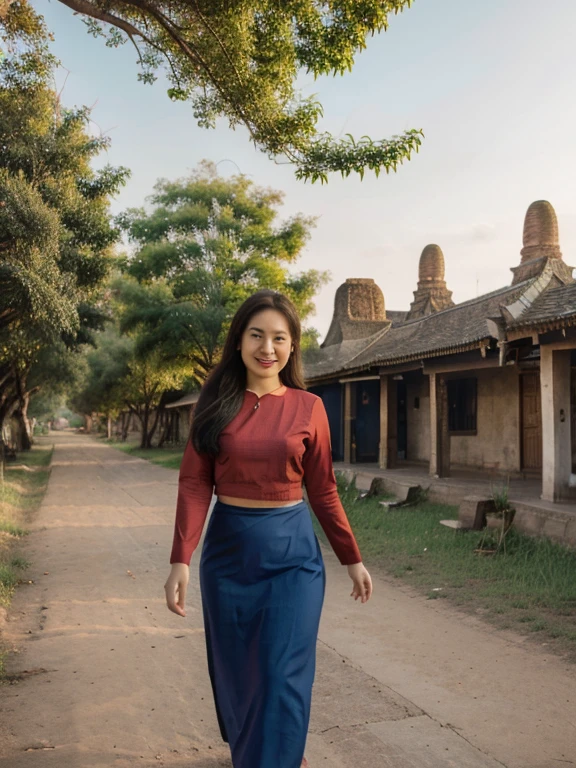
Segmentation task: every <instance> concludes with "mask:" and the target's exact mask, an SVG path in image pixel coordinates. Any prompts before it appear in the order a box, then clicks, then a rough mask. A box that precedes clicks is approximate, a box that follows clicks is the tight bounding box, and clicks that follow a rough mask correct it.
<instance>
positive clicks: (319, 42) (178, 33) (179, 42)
mask: <svg viewBox="0 0 576 768" xmlns="http://www.w3.org/2000/svg"><path fill="white" fill-rule="evenodd" d="M9 2H10V0H4V5H5V7H6V8H8V7H9ZM60 2H61V3H63V4H64V5H66V6H68V7H69V8H71V9H72V10H73V11H75V12H76V13H78V14H80V15H81V16H83V17H84V18H85V19H86V21H87V26H88V29H89V31H90V32H91V33H92V34H93V35H95V36H97V35H102V36H104V37H105V38H106V44H107V45H108V46H112V47H115V46H118V45H121V44H122V43H124V42H126V41H127V40H130V41H131V43H132V44H133V45H134V46H135V47H136V49H137V51H138V59H139V63H140V68H141V69H140V73H139V79H140V80H142V81H144V82H147V83H151V82H153V81H154V80H155V79H156V78H157V73H158V72H159V71H164V72H166V74H167V77H168V80H169V81H170V85H171V87H170V88H169V90H168V95H169V96H170V98H172V99H182V100H189V101H191V103H192V106H193V109H194V114H195V116H196V118H197V119H198V122H199V124H200V125H202V126H205V127H214V125H215V123H216V120H217V119H218V118H221V117H223V118H226V119H227V120H228V121H229V123H230V125H231V126H232V127H233V128H234V127H236V126H238V125H243V126H245V127H246V128H247V129H248V132H249V134H250V137H251V138H252V140H253V141H254V143H255V145H256V146H257V147H259V148H260V149H262V150H263V151H265V152H266V153H268V155H269V156H271V157H273V158H275V159H278V160H280V161H288V162H291V163H293V164H294V166H295V172H296V176H297V177H298V178H300V179H305V180H311V181H315V180H317V179H320V180H321V181H327V179H328V174H329V173H330V172H333V171H338V172H340V173H342V174H343V175H346V176H347V175H348V174H349V173H351V172H356V173H359V174H360V175H361V176H362V175H363V174H364V172H365V170H367V169H371V170H373V171H375V172H376V174H378V173H379V172H380V171H381V170H382V169H383V170H385V171H386V172H388V171H390V170H394V171H395V170H396V169H397V167H398V165H399V164H400V163H402V162H403V161H404V160H406V159H409V158H410V156H411V153H412V152H413V151H418V147H419V145H420V143H421V137H422V131H421V130H409V131H406V132H404V133H402V134H401V135H399V136H394V137H392V138H390V139H382V140H377V141H372V140H371V139H369V138H368V137H362V139H360V140H359V141H355V140H354V138H353V137H352V136H347V137H346V138H344V139H339V140H336V139H334V138H333V137H332V136H331V135H330V134H328V133H324V132H321V131H319V130H318V121H319V119H320V118H321V116H322V114H323V113H322V105H321V104H320V103H319V102H318V101H316V100H315V98H314V97H308V98H304V97H303V96H302V95H301V93H300V92H299V91H298V89H297V87H296V79H297V77H298V75H299V74H300V73H301V72H306V73H309V74H312V75H313V76H314V77H318V76H320V75H327V74H333V75H343V74H344V73H345V72H346V71H348V70H351V69H352V67H353V64H354V60H355V56H356V55H357V54H358V53H359V52H360V51H362V50H363V49H364V48H365V47H366V40H367V37H368V36H370V35H374V34H376V33H379V32H381V31H382V30H386V29H387V27H388V23H389V17H390V16H391V15H393V14H397V13H399V12H400V11H402V10H403V9H404V8H405V7H406V6H408V7H409V6H410V5H411V0H324V2H322V1H321V0H234V1H233V0H60ZM12 4H13V5H15V6H23V5H25V4H26V0H13V3H12ZM0 7H1V6H0Z"/></svg>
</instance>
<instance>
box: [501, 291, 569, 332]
mask: <svg viewBox="0 0 576 768" xmlns="http://www.w3.org/2000/svg"><path fill="white" fill-rule="evenodd" d="M573 315H576V283H571V284H570V285H562V286H560V287H558V288H551V289H550V290H548V291H544V293H542V294H541V295H540V296H539V297H538V298H537V299H536V301H535V302H534V303H533V304H532V306H531V307H530V308H529V309H527V310H526V312H524V313H523V314H522V315H520V317H519V318H518V319H517V320H515V321H514V322H512V323H509V324H508V327H509V328H511V329H512V328H520V327H526V326H538V325H542V324H546V323H552V322H554V321H557V320H564V321H565V320H566V319H567V318H570V317H571V316H573ZM575 320H576V318H575Z"/></svg>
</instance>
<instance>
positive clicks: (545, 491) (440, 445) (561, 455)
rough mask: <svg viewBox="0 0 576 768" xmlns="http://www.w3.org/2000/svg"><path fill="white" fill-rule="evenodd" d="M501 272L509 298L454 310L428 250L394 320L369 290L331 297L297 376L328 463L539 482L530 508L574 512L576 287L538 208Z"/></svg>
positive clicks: (371, 285)
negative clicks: (322, 327)
mask: <svg viewBox="0 0 576 768" xmlns="http://www.w3.org/2000/svg"><path fill="white" fill-rule="evenodd" d="M511 271H512V280H511V283H510V285H507V286H505V287H503V288H500V289H498V290H496V291H493V292H491V293H488V294H486V295H484V296H479V297H478V298H475V299H471V300H469V301H465V302H462V303H460V304H454V302H453V301H452V294H451V292H450V291H449V290H448V288H447V285H446V281H445V264H444V256H443V253H442V250H441V249H440V247H439V246H437V245H428V246H426V248H424V250H423V252H422V255H421V258H420V265H419V275H418V283H417V288H416V290H415V292H414V300H413V302H412V304H411V306H410V309H409V310H408V311H407V312H387V311H386V308H385V302H384V296H383V294H382V291H381V290H380V288H379V287H378V285H377V284H376V283H375V282H374V280H372V279H370V278H350V279H348V280H346V282H345V283H343V284H342V285H341V286H340V287H339V288H338V290H337V291H336V296H335V302H334V315H333V318H332V322H331V325H330V328H329V330H328V334H327V336H326V339H325V340H324V342H323V343H322V345H321V348H320V350H319V352H318V354H317V356H316V357H315V358H314V359H313V360H310V361H308V362H307V363H306V366H305V375H306V382H307V386H308V388H309V389H310V390H311V391H313V392H315V393H317V394H319V395H321V397H322V399H323V401H324V403H325V406H326V410H327V413H328V417H329V420H330V426H331V433H332V447H333V458H334V460H335V461H344V462H346V463H350V464H354V463H364V464H365V463H369V462H373V463H374V464H375V465H376V466H378V467H380V468H382V469H388V468H394V467H397V466H400V465H401V464H402V463H404V462H411V463H415V464H420V465H423V464H424V465H425V466H426V467H427V470H428V472H429V474H430V475H432V476H438V477H447V476H449V475H450V472H451V470H453V469H454V468H456V467H458V468H467V469H478V470H489V471H490V472H491V473H501V474H503V475H511V476H515V475H516V476H522V475H524V476H532V477H541V481H542V498H543V499H545V500H548V501H561V500H569V499H572V498H576V493H575V490H576V489H574V488H572V483H571V479H572V475H573V472H574V470H575V465H576V386H575V381H576V376H575V374H574V368H575V367H576V282H575V280H574V277H573V276H572V271H573V269H572V267H570V266H568V265H567V264H566V263H565V262H564V260H563V257H562V253H561V251H560V245H559V239H558V223H557V219H556V214H555V212H554V209H553V208H552V206H551V205H550V203H548V202H546V201H538V202H535V203H533V204H532V205H531V206H530V207H529V209H528V212H527V214H526V219H525V223H524V237H523V248H522V250H521V252H520V262H519V263H518V264H517V265H516V266H513V267H512V268H511Z"/></svg>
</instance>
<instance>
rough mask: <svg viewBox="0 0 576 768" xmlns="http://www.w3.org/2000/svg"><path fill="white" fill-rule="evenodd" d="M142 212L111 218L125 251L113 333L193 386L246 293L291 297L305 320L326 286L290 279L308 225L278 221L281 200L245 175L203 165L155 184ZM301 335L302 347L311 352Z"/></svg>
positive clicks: (311, 273)
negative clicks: (266, 291)
mask: <svg viewBox="0 0 576 768" xmlns="http://www.w3.org/2000/svg"><path fill="white" fill-rule="evenodd" d="M150 201H151V203H152V205H153V208H152V210H151V211H149V212H146V211H144V210H142V209H132V210H129V211H127V212H126V213H125V214H124V215H122V216H121V217H119V223H120V224H121V225H122V226H123V227H124V228H125V230H126V232H127V234H128V238H129V240H130V242H131V243H132V244H133V246H134V251H133V253H132V254H131V256H130V258H128V259H127V261H126V264H125V271H126V273H127V274H126V275H125V277H124V278H123V279H122V280H120V281H118V282H117V283H116V286H115V288H116V291H115V294H116V296H117V300H118V314H119V317H120V327H121V329H122V330H123V331H124V332H126V333H131V334H137V341H136V352H137V353H138V354H140V356H141V357H142V358H146V357H147V356H148V355H150V354H151V353H155V354H157V355H158V356H159V359H160V360H162V359H164V365H165V364H166V363H167V362H168V361H170V362H171V364H178V363H180V364H181V365H182V366H184V368H185V369H186V371H187V373H188V376H190V381H191V383H196V384H201V383H202V382H203V381H204V379H205V378H206V376H207V375H208V374H209V372H210V371H211V370H212V368H213V366H214V365H215V363H216V362H217V361H218V358H219V354H220V351H221V348H222V344H223V341H224V338H225V336H226V332H227V329H228V325H229V322H230V319H231V318H232V316H233V314H234V312H235V311H236V309H237V308H238V307H239V306H240V304H241V303H242V302H243V301H244V300H245V299H246V298H247V297H248V296H249V295H250V294H251V293H253V292H254V291H257V290H258V289H259V288H262V287H267V288H273V289H275V290H279V291H282V292H283V293H285V294H287V295H288V296H290V298H291V299H292V301H293V302H294V304H295V305H296V307H297V308H298V312H299V315H300V317H301V318H302V319H303V320H304V319H306V318H307V317H309V316H310V314H311V313H312V312H313V311H314V303H313V299H314V295H315V293H316V292H317V291H318V289H319V288H320V287H321V286H322V285H323V284H324V283H326V282H327V280H328V277H329V275H328V273H327V272H319V271H317V270H313V269H312V270H308V271H306V272H301V273H295V274H291V273H290V272H289V270H288V265H290V264H294V263H295V262H296V261H297V260H298V258H299V257H300V255H301V252H302V249H303V247H304V245H305V244H306V242H307V240H308V237H309V233H310V228H311V227H312V225H313V223H314V222H313V220H312V219H310V218H307V217H304V216H301V215H297V216H294V217H292V218H291V219H288V220H286V221H283V222H278V221H277V218H278V208H279V206H280V204H281V202H282V193H280V192H277V191H275V190H271V189H262V188H260V187H257V186H255V185H254V184H253V183H252V182H251V181H250V180H249V179H247V178H246V177H245V176H236V177H232V178H228V179H226V178H223V177H221V176H218V174H217V173H216V169H215V167H214V165H213V164H211V163H208V162H204V163H201V164H200V166H199V168H198V169H197V170H196V171H195V172H194V173H193V174H192V175H191V176H190V177H188V178H184V179H178V180H176V181H167V180H161V181H159V182H158V184H157V185H156V187H155V191H154V194H153V195H152V196H151V198H150ZM314 341H315V331H314V329H310V331H308V335H307V337H306V340H305V343H306V342H308V343H314Z"/></svg>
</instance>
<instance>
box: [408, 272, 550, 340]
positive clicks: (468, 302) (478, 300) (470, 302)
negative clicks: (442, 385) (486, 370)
mask: <svg viewBox="0 0 576 768" xmlns="http://www.w3.org/2000/svg"><path fill="white" fill-rule="evenodd" d="M535 279H536V278H533V277H531V278H529V279H528V280H524V281H523V282H522V283H516V285H508V286H505V287H504V288H498V289H496V290H494V291H490V292H489V293H483V294H482V295H481V296H476V297H475V298H473V299H466V301H461V302H460V303H459V304H454V306H453V307H447V308H446V309H441V310H440V311H439V312H432V313H431V314H430V315H424V317H417V318H415V319H414V320H406V322H405V323H402V326H403V327H404V328H405V327H406V326H407V325H416V323H421V322H422V321H423V320H429V319H430V318H431V317H438V316H439V315H445V314H447V313H448V312H455V311H456V310H458V309H460V308H461V307H469V306H472V305H473V304H480V303H481V302H482V301H485V300H486V299H491V298H493V297H494V296H497V295H498V294H499V293H501V294H505V293H506V292H507V291H517V290H518V289H520V288H522V287H525V286H527V285H528V284H529V283H532V282H534V280H535Z"/></svg>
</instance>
